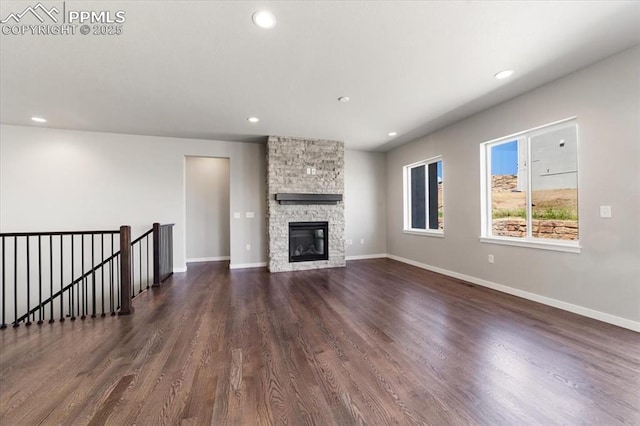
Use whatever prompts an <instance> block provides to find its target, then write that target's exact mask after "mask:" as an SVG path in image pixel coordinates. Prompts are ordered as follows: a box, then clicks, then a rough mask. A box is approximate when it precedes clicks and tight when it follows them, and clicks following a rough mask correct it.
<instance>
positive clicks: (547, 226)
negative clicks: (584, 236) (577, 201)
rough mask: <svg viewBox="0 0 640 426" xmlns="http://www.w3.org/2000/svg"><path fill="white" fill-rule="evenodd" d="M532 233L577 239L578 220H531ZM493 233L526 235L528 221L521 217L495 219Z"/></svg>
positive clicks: (495, 234)
mask: <svg viewBox="0 0 640 426" xmlns="http://www.w3.org/2000/svg"><path fill="white" fill-rule="evenodd" d="M531 226H532V229H531V235H532V236H534V237H537V238H547V239H555V240H577V239H578V222H577V221H575V220H539V219H534V220H533V221H532V222H531ZM493 235H494V236H502V237H524V236H526V235H527V221H526V220H524V219H519V218H505V219H494V220H493Z"/></svg>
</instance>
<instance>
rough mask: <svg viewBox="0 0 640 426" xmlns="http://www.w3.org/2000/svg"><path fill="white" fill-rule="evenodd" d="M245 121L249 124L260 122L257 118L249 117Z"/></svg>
mask: <svg viewBox="0 0 640 426" xmlns="http://www.w3.org/2000/svg"><path fill="white" fill-rule="evenodd" d="M247 121H248V122H249V123H257V122H258V121H260V119H259V118H258V117H249V118H247Z"/></svg>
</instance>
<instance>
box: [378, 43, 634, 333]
mask: <svg viewBox="0 0 640 426" xmlns="http://www.w3.org/2000/svg"><path fill="white" fill-rule="evenodd" d="M639 75H640V48H639V47H636V48H634V49H631V50H628V51H625V52H622V53H620V54H618V55H615V56H613V57H610V58H609V59H606V60H604V61H601V62H599V63H597V64H594V65H592V66H590V67H587V68H585V69H583V70H581V71H578V72H576V73H573V74H570V75H568V76H566V77H564V78H562V79H559V80H556V81H555V82H552V83H550V84H547V85H545V86H542V87H540V88H538V89H536V90H533V91H531V92H529V93H526V94H524V95H522V96H519V97H517V98H514V99H512V100H510V101H508V102H505V103H503V104H501V105H498V106H496V107H494V108H491V109H488V110H485V111H483V112H481V113H479V114H477V115H474V116H472V117H470V118H468V119H465V120H462V121H460V122H458V123H456V124H454V125H451V126H449V127H446V128H444V129H442V130H440V131H437V132H435V133H432V134H430V135H428V136H426V137H424V138H421V139H419V140H417V141H414V142H412V143H409V144H407V145H404V146H402V147H400V148H398V149H395V150H393V151H391V152H389V153H388V156H387V185H388V186H387V200H388V210H387V214H388V221H387V226H388V229H387V232H388V236H387V238H388V240H387V241H388V246H387V249H388V252H389V253H391V254H393V255H396V256H399V257H402V258H405V259H409V260H412V261H415V262H420V263H422V264H426V265H431V266H435V267H437V268H442V269H444V270H447V271H454V272H456V273H459V274H465V275H467V276H470V277H476V278H478V279H481V280H486V281H488V282H491V283H497V284H501V285H504V286H507V287H509V288H511V289H514V290H516V292H517V291H522V292H528V293H530V294H535V295H540V296H541V297H543V298H548V299H553V300H556V301H560V302H561V303H564V304H566V306H567V307H569V308H571V309H573V310H575V311H581V310H585V312H588V313H590V314H593V313H594V312H599V313H603V314H604V316H605V317H606V316H607V315H608V316H610V317H609V318H608V319H610V320H616V318H618V319H622V320H623V321H624V320H628V321H630V322H635V325H636V326H637V322H638V321H640V150H639V147H640V142H639V141H640V86H639V85H640V79H639ZM574 115H575V116H577V117H578V135H579V136H578V137H579V142H578V145H579V147H578V149H579V152H578V164H579V172H578V179H579V182H578V187H579V214H580V244H581V246H582V252H581V253H580V254H572V253H561V252H553V251H544V250H539V249H531V248H522V247H510V246H500V245H495V244H487V243H481V242H480V241H479V238H478V237H479V236H480V164H479V152H480V151H479V144H480V143H482V142H484V141H488V140H492V139H495V138H499V137H501V136H505V135H509V134H513V133H516V132H518V131H522V130H526V129H530V128H533V127H536V126H539V125H542V124H545V123H550V122H554V121H557V120H559V119H563V118H567V117H571V116H574ZM436 155H442V156H443V160H444V168H445V173H446V179H447V186H446V189H445V193H444V197H445V206H446V207H445V223H446V225H445V237H444V238H430V237H423V236H417V235H407V234H403V233H402V167H403V166H404V165H405V164H408V163H412V162H415V161H417V160H422V159H424V158H430V157H433V156H436ZM600 205H611V206H612V209H613V217H612V218H611V219H604V218H600V217H599V206H600ZM488 254H493V255H494V256H495V264H489V263H488V262H487V255H488ZM576 305H577V309H576ZM618 322H620V321H618Z"/></svg>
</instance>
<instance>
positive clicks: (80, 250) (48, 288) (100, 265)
mask: <svg viewBox="0 0 640 426" xmlns="http://www.w3.org/2000/svg"><path fill="white" fill-rule="evenodd" d="M172 227H173V224H171V225H160V224H157V223H156V224H154V227H153V228H152V229H150V230H149V231H147V232H145V233H144V234H142V235H141V236H140V237H138V238H136V239H135V240H134V241H131V238H130V236H131V228H130V227H129V226H122V227H120V229H119V230H117V231H116V230H107V231H68V232H67V231H65V232H40V233H37V232H23V233H1V234H0V249H1V253H0V258H1V262H0V266H1V267H2V270H1V271H0V279H1V280H2V285H1V286H2V289H1V295H2V300H1V301H0V307H1V309H2V313H1V315H0V316H1V318H0V319H1V320H2V322H1V323H0V328H6V327H7V321H10V320H11V319H13V321H12V324H13V326H14V327H18V326H19V325H20V324H21V323H24V324H25V325H27V326H29V325H31V324H32V323H33V322H36V323H37V324H42V323H44V322H45V321H46V320H47V318H48V321H49V322H50V323H52V322H54V321H55V318H58V319H59V320H60V321H64V320H65V319H66V318H69V319H70V320H72V321H73V320H75V319H76V318H78V317H79V318H81V319H85V318H86V317H87V316H91V317H96V316H98V315H100V316H106V315H107V314H110V315H115V314H116V313H118V314H119V315H126V314H129V313H131V311H132V307H131V300H132V299H133V298H134V297H135V296H137V295H138V294H140V293H141V292H143V291H145V290H148V289H149V288H150V287H151V283H153V285H159V284H160V282H161V281H163V280H164V279H166V278H167V277H168V276H169V275H171V273H166V274H165V275H164V276H161V275H160V273H158V272H157V271H158V270H159V269H162V268H163V267H162V264H163V261H162V260H161V259H170V261H171V266H170V267H171V268H172V267H173V254H172V252H173V244H172V230H173V228H172ZM162 232H164V233H165V234H166V235H165V236H164V237H163V236H162V235H161V233H162ZM167 240H168V241H170V242H171V244H170V245H168V244H166V243H163V241H167ZM151 253H153V254H151ZM164 268H165V269H166V268H167V267H166V266H164ZM152 273H153V275H152ZM65 282H66V283H67V284H66V285H65V284H64V283H65Z"/></svg>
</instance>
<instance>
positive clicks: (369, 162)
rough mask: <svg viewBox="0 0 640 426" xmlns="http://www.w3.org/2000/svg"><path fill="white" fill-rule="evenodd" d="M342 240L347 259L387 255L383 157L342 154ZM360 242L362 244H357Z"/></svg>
mask: <svg viewBox="0 0 640 426" xmlns="http://www.w3.org/2000/svg"><path fill="white" fill-rule="evenodd" d="M344 154H345V156H344V163H345V177H344V186H345V195H344V210H345V220H346V225H345V240H347V241H351V242H352V244H351V245H347V258H350V257H351V258H358V257H360V256H363V257H367V256H375V255H380V254H385V253H386V252H387V225H386V221H387V207H386V198H387V196H386V193H387V191H386V188H387V182H386V172H385V170H386V169H385V154H384V153H381V152H364V151H350V150H346V151H345V152H344ZM362 240H364V243H362V242H361V241H362Z"/></svg>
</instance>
